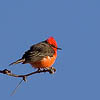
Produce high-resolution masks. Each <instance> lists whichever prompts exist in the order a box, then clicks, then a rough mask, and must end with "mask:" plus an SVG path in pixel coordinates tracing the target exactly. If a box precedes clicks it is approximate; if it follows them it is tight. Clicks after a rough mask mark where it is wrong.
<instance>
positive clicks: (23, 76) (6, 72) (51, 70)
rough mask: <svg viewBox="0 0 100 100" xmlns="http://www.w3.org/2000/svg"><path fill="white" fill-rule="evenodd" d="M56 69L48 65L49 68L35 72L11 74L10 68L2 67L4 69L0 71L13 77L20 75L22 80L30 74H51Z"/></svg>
mask: <svg viewBox="0 0 100 100" xmlns="http://www.w3.org/2000/svg"><path fill="white" fill-rule="evenodd" d="M55 71H56V69H55V68H54V67H50V68H46V69H42V70H40V69H39V70H37V71H35V72H31V73H28V74H25V75H17V74H13V73H12V72H11V71H10V70H8V69H4V70H0V73H2V74H6V75H8V76H13V77H21V78H22V79H23V80H24V81H27V80H26V78H27V77H28V76H30V75H33V74H36V73H43V72H49V73H50V74H53V73H54V72H55Z"/></svg>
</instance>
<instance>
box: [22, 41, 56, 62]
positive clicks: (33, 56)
mask: <svg viewBox="0 0 100 100" xmlns="http://www.w3.org/2000/svg"><path fill="white" fill-rule="evenodd" d="M54 53H55V52H54V50H53V49H52V48H51V46H50V45H49V44H47V43H46V42H45V41H44V42H41V43H38V44H35V45H33V46H31V47H30V50H28V51H26V52H25V54H24V55H23V57H22V59H25V61H24V62H23V64H24V63H30V62H36V61H39V60H41V59H42V58H44V57H46V56H50V57H52V56H53V54H54Z"/></svg>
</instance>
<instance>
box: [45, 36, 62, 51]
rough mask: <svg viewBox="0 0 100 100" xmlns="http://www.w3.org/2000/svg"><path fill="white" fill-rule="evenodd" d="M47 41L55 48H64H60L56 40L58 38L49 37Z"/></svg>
mask: <svg viewBox="0 0 100 100" xmlns="http://www.w3.org/2000/svg"><path fill="white" fill-rule="evenodd" d="M46 42H47V43H48V44H50V45H51V47H52V48H53V49H55V50H62V49H61V48H58V46H57V42H56V40H55V39H54V38H53V37H49V38H48V39H47V40H46Z"/></svg>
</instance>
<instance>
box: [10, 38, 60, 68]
mask: <svg viewBox="0 0 100 100" xmlns="http://www.w3.org/2000/svg"><path fill="white" fill-rule="evenodd" d="M58 49H59V50H61V48H58V46H57V43H56V40H55V39H54V38H53V37H49V38H48V39H47V40H45V41H42V42H40V43H38V44H35V45H32V46H31V47H30V50H28V51H26V52H25V54H24V55H23V56H22V58H21V59H19V60H17V61H16V62H13V63H11V64H10V65H13V64H18V63H22V64H26V63H29V64H31V65H32V67H34V68H38V69H41V68H49V67H52V65H53V64H54V62H55V60H56V57H57V50H58Z"/></svg>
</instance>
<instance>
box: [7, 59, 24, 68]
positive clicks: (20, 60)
mask: <svg viewBox="0 0 100 100" xmlns="http://www.w3.org/2000/svg"><path fill="white" fill-rule="evenodd" d="M24 61H25V59H19V60H17V61H15V62H13V63H11V64H9V66H11V65H14V64H18V63H23V62H24Z"/></svg>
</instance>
